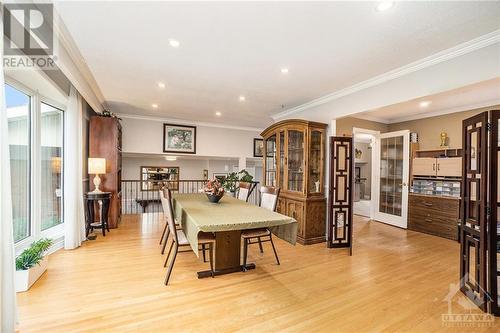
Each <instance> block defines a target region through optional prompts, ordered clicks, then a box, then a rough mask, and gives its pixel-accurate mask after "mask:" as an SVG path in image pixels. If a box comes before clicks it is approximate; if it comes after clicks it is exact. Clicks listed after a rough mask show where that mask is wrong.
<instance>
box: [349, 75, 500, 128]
mask: <svg viewBox="0 0 500 333" xmlns="http://www.w3.org/2000/svg"><path fill="white" fill-rule="evenodd" d="M421 102H431V103H430V104H429V105H428V106H427V107H421V106H420V103H421ZM499 104H500V78H496V79H492V80H488V81H483V82H479V83H476V84H471V85H468V86H465V87H462V88H458V89H453V90H449V91H445V92H442V93H439V94H434V95H429V96H425V97H421V98H418V99H414V100H410V101H406V102H403V103H398V104H393V105H389V106H386V107H383V108H379V109H377V110H371V111H367V112H362V113H357V114H354V115H352V116H353V117H357V118H362V119H367V120H374V121H378V122H382V123H386V124H390V123H397V122H402V121H407V120H413V119H419V118H426V117H431V116H436V115H440V114H447V113H453V112H460V111H466V110H472V109H475V108H480V107H485V106H490V105H499Z"/></svg>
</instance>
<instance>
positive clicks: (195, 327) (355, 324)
mask: <svg viewBox="0 0 500 333" xmlns="http://www.w3.org/2000/svg"><path fill="white" fill-rule="evenodd" d="M159 220H161V215H149V214H144V215H127V216H125V217H124V219H123V221H122V223H121V225H120V227H119V228H118V229H114V230H111V232H110V233H109V234H107V235H106V237H102V236H100V235H99V236H98V239H97V240H95V241H88V242H85V243H84V245H83V246H82V247H81V248H79V249H76V250H72V251H65V250H60V251H58V252H56V253H54V254H52V255H51V256H50V262H49V268H48V271H47V272H46V273H45V274H44V275H43V276H42V277H41V279H40V280H39V281H38V282H37V283H36V284H35V285H34V286H33V287H32V288H31V289H30V290H29V291H28V292H25V293H20V294H18V305H19V319H20V327H19V331H20V332H231V331H243V332H277V331H286V332H357V333H359V332H382V331H383V332H459V331H463V332H476V331H490V332H499V331H500V328H499V324H498V322H499V321H500V318H499V319H497V320H495V322H494V323H493V327H490V328H476V327H472V328H460V327H457V326H453V327H444V326H443V322H442V319H441V315H442V314H446V313H448V311H449V309H450V308H449V307H448V304H447V302H445V301H444V298H445V297H446V295H447V294H448V292H449V288H450V284H455V283H457V282H458V269H459V268H458V255H459V245H458V243H456V242H453V241H450V240H446V239H442V238H438V237H434V236H429V235H425V234H421V233H417V232H412V231H406V230H402V229H398V228H395V227H391V226H387V225H384V224H381V223H377V222H368V220H367V219H363V218H359V217H357V218H356V219H355V222H356V223H355V230H354V239H355V242H354V252H353V256H352V257H349V256H348V254H347V250H345V249H327V248H326V247H325V244H324V243H323V244H317V245H311V246H301V245H297V246H292V245H290V244H288V243H285V242H283V241H281V240H278V241H277V242H276V243H277V244H276V245H277V250H278V254H279V256H280V260H281V266H277V265H276V264H275V261H274V256H273V254H272V250H271V248H270V245H269V243H265V245H264V251H265V253H264V255H261V254H260V253H259V252H258V246H256V245H254V246H253V247H251V249H250V252H249V262H255V263H256V265H257V268H256V269H255V270H251V271H248V272H245V273H235V274H229V275H224V276H217V277H216V278H214V279H212V278H206V279H201V280H199V279H197V277H196V271H198V270H204V269H208V264H205V263H203V262H202V261H201V260H198V259H197V258H196V256H195V255H194V254H193V253H180V254H179V256H178V259H177V262H176V266H175V267H174V271H173V274H172V277H171V280H170V281H171V284H170V285H169V286H165V285H164V284H163V279H164V274H165V269H164V268H163V265H162V264H163V260H164V256H161V255H160V253H159V251H160V247H159V245H158V241H159V236H160V233H161V230H162V227H163V223H162V222H159ZM459 303H461V304H462V305H460V304H459ZM463 304H464V302H463V299H462V296H461V294H457V295H456V297H455V298H454V300H453V303H452V304H451V311H452V312H453V313H469V312H472V313H480V311H478V310H476V309H475V308H472V309H464V307H463Z"/></svg>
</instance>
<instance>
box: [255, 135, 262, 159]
mask: <svg viewBox="0 0 500 333" xmlns="http://www.w3.org/2000/svg"><path fill="white" fill-rule="evenodd" d="M253 156H254V157H264V140H263V139H253Z"/></svg>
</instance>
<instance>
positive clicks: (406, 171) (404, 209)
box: [373, 130, 410, 229]
mask: <svg viewBox="0 0 500 333" xmlns="http://www.w3.org/2000/svg"><path fill="white" fill-rule="evenodd" d="M393 136H403V137H405V138H404V140H403V180H402V185H403V191H402V196H401V216H400V217H395V216H394V215H391V214H386V213H381V212H379V209H378V207H379V204H380V195H379V193H380V152H381V149H380V142H381V139H383V138H384V137H393ZM378 142H379V144H378V145H377V152H376V155H377V169H376V171H377V193H378V194H377V197H376V198H377V200H376V202H375V205H373V206H374V208H375V212H374V219H375V220H377V221H379V222H382V223H386V224H389V225H392V226H395V227H399V228H403V229H408V193H409V184H408V182H409V176H410V130H401V131H394V132H386V133H382V134H380V136H379V138H378Z"/></svg>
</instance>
